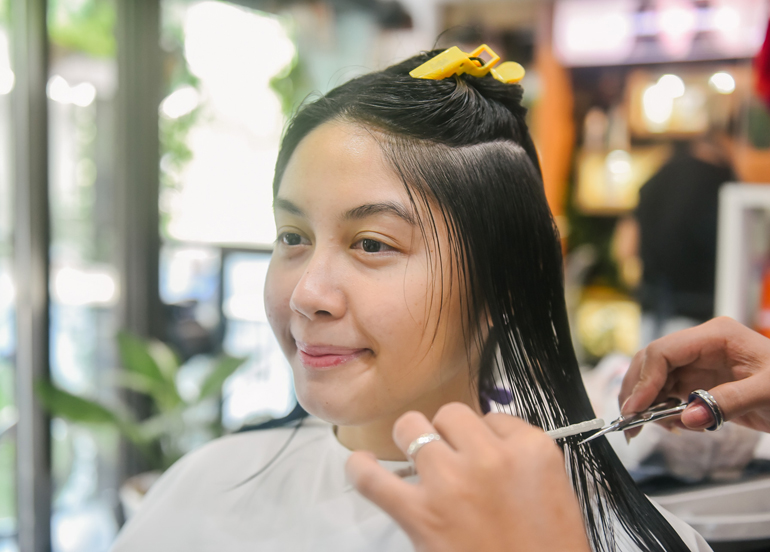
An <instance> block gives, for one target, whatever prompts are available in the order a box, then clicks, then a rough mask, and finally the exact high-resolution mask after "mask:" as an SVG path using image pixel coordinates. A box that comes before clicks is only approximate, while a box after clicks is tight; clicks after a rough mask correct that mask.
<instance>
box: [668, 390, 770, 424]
mask: <svg viewBox="0 0 770 552" xmlns="http://www.w3.org/2000/svg"><path fill="white" fill-rule="evenodd" d="M753 379H755V378H751V377H749V378H745V379H742V380H739V381H733V382H729V383H723V384H721V385H718V386H716V387H714V388H713V389H711V390H709V393H711V396H712V397H714V400H715V401H716V402H717V404H718V405H719V408H720V410H721V411H722V414H723V415H724V417H725V421H729V420H732V419H734V418H738V417H740V416H743V415H744V414H748V413H749V412H751V411H752V410H756V409H759V408H762V407H763V406H766V405H767V403H768V402H770V401H769V400H768V397H767V390H765V389H763V387H764V386H763V385H758V384H757V382H756V381H752V380H753ZM681 420H682V423H683V424H684V425H685V426H686V427H687V428H689V429H706V428H708V427H711V426H712V425H714V417H713V416H712V414H711V411H710V410H709V409H708V407H706V405H704V404H703V402H702V401H700V400H697V401H693V403H692V404H690V405H689V406H688V407H687V408H686V409H685V411H684V412H683V413H682V418H681Z"/></svg>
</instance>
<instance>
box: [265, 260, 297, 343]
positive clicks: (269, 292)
mask: <svg viewBox="0 0 770 552" xmlns="http://www.w3.org/2000/svg"><path fill="white" fill-rule="evenodd" d="M277 264H278V263H276V262H271V263H270V266H269V267H268V269H267V275H266V277H265V291H264V299H265V314H266V315H267V320H268V322H269V323H270V326H271V327H272V328H273V332H275V334H276V336H278V337H279V339H280V336H281V334H282V326H283V325H285V324H287V323H288V320H289V316H290V310H291V308H290V306H289V301H290V300H291V290H292V289H293V288H292V287H291V285H290V284H289V283H288V281H287V280H288V279H287V278H286V277H285V275H284V274H283V272H284V271H281V270H280V268H279V267H278V266H277Z"/></svg>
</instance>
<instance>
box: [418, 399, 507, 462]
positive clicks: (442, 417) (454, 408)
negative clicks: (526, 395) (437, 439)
mask: <svg viewBox="0 0 770 552" xmlns="http://www.w3.org/2000/svg"><path fill="white" fill-rule="evenodd" d="M508 417H509V418H510V416H508ZM433 426H434V427H435V428H436V429H437V430H438V432H439V433H440V434H441V436H442V437H443V438H445V439H446V440H447V442H448V443H449V445H450V446H451V447H452V448H453V449H455V450H458V451H460V450H468V451H473V452H474V453H476V454H484V453H485V451H487V450H488V449H489V448H490V447H493V446H495V444H494V443H495V441H496V439H497V436H496V435H495V434H494V432H493V431H492V430H491V429H490V427H489V426H488V425H487V424H485V423H484V421H483V420H482V419H481V418H480V417H479V415H478V414H477V413H476V412H474V411H473V409H471V407H470V406H468V405H467V404H463V403H449V404H445V405H444V406H442V407H441V408H440V409H439V410H438V412H437V413H436V415H435V416H434V417H433Z"/></svg>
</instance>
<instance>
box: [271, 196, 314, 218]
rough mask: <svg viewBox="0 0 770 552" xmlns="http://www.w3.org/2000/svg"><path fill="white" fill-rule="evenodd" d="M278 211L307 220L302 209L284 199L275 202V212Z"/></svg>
mask: <svg viewBox="0 0 770 552" xmlns="http://www.w3.org/2000/svg"><path fill="white" fill-rule="evenodd" d="M278 210H281V211H286V212H287V213H290V214H292V215H297V216H298V217H302V218H307V216H306V215H305V212H304V211H303V210H302V209H300V208H299V207H297V206H296V205H294V204H293V203H292V202H291V201H289V200H288V199H284V198H282V197H276V198H275V199H274V200H273V212H275V211H278Z"/></svg>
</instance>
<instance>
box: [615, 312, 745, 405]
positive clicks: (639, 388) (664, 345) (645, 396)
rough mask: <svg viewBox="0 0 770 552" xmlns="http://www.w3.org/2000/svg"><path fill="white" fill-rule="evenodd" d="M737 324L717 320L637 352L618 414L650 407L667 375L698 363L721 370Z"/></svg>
mask: <svg viewBox="0 0 770 552" xmlns="http://www.w3.org/2000/svg"><path fill="white" fill-rule="evenodd" d="M736 324H737V325H739V326H740V324H738V323H737V322H735V321H734V320H731V319H727V318H717V319H714V320H711V321H709V322H706V323H705V324H701V325H700V326H696V327H694V328H689V329H687V330H682V331H679V332H676V333H673V334H670V335H667V336H664V337H661V338H660V339H657V340H655V341H653V342H652V343H650V344H649V345H648V346H647V347H646V348H644V349H642V350H641V351H639V352H638V353H637V354H636V355H635V356H634V358H633V360H632V361H631V366H630V367H629V370H628V373H627V374H626V376H625V378H624V379H623V384H622V386H621V391H620V396H619V397H618V401H619V403H620V405H621V414H631V413H635V412H640V411H642V410H644V409H645V408H647V407H648V406H650V405H651V404H652V403H653V402H654V401H655V399H656V398H657V397H658V396H659V394H660V393H661V391H662V390H663V389H664V387H665V386H666V381H667V380H668V377H669V373H670V372H671V371H672V370H675V369H676V368H679V367H682V366H687V365H690V364H693V363H696V362H698V363H699V364H701V365H703V366H704V367H713V368H716V367H719V366H721V364H722V363H721V362H719V361H720V360H721V358H723V357H724V354H725V351H726V349H727V343H726V336H727V335H729V334H731V333H733V332H734V331H735V327H734V326H735V325H736Z"/></svg>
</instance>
